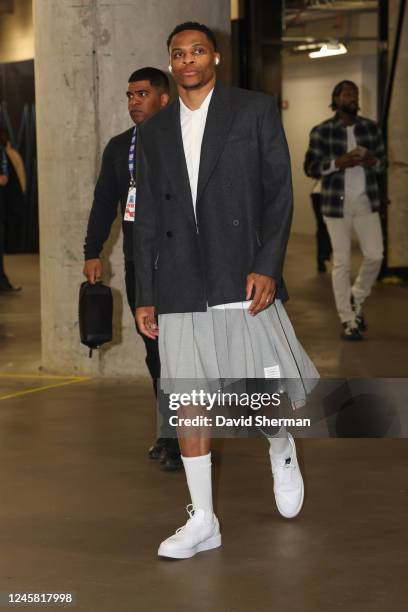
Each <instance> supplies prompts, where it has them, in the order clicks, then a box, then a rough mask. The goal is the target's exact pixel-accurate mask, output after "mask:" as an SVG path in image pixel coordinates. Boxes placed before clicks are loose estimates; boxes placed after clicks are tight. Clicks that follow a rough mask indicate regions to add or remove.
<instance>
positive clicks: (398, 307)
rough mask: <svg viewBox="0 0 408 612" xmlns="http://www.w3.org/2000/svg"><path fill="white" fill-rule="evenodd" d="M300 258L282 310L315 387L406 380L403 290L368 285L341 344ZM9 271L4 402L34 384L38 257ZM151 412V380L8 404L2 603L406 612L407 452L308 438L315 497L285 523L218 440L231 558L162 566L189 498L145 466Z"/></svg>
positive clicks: (254, 466)
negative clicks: (16, 595) (56, 600)
mask: <svg viewBox="0 0 408 612" xmlns="http://www.w3.org/2000/svg"><path fill="white" fill-rule="evenodd" d="M310 247H311V240H310V239H309V238H307V239H306V238H302V237H294V238H293V239H292V242H291V245H290V249H289V256H288V261H287V274H286V276H287V280H288V285H289V287H290V292H291V295H292V300H291V301H290V303H289V304H288V310H289V312H290V315H291V317H292V320H293V322H294V325H295V328H296V331H297V334H298V336H299V338H300V339H301V340H302V342H303V344H304V346H305V348H306V349H307V351H308V352H309V354H310V355H311V357H312V358H313V359H314V361H315V363H316V365H317V367H318V369H319V370H320V372H321V374H322V375H323V376H326V377H329V376H332V377H340V376H344V377H346V376H351V377H369V376H373V377H379V376H383V377H385V376H387V377H399V376H406V375H407V353H406V351H407V348H406V347H407V339H408V338H407V336H408V329H407V325H406V307H405V304H406V296H407V292H406V289H403V288H394V287H384V286H378V287H376V288H375V291H374V293H373V297H372V299H371V301H370V303H369V304H368V306H367V315H368V320H369V324H370V329H369V333H368V336H367V340H365V341H364V342H362V343H361V344H357V345H351V344H346V343H342V342H341V341H340V340H339V337H338V334H339V326H338V322H337V318H336V314H335V312H334V309H333V303H332V295H331V287H330V279H329V277H328V276H325V275H323V276H321V275H317V274H316V273H315V271H314V266H313V263H314V261H313V256H312V253H311V251H310ZM6 263H7V266H8V271H9V274H10V277H11V279H12V280H13V282H15V283H16V284H17V283H21V284H22V285H23V286H24V291H23V292H22V293H21V294H16V295H11V296H5V295H2V294H0V321H1V323H0V348H1V351H0V400H1V397H4V396H6V395H10V394H12V393H14V392H16V391H21V390H24V389H26V390H29V389H32V388H33V387H36V386H40V385H41V384H43V383H42V381H41V380H36V379H35V378H30V379H27V378H18V374H19V373H22V372H24V373H30V372H32V373H33V375H34V374H38V372H39V371H38V366H39V365H40V352H39V340H40V326H39V288H38V266H37V260H36V258H35V257H31V256H18V257H9V258H7V261H6ZM12 373H14V375H15V376H16V377H14V378H13V377H11V374H12ZM152 410H153V402H152V398H151V393H150V384H149V382H148V381H146V382H143V381H139V382H135V383H134V384H129V382H128V381H127V382H120V383H118V381H117V380H116V381H112V380H102V381H100V380H91V381H86V382H80V383H77V384H74V385H70V386H66V387H61V388H54V389H48V390H43V391H41V392H39V393H37V392H33V393H32V392H30V393H28V394H27V395H23V396H18V397H14V398H10V399H4V400H2V401H0V470H1V483H2V495H1V503H0V525H1V531H0V534H1V535H0V539H1V541H0V546H1V555H0V592H8V591H13V592H21V591H25V592H33V591H34V592H43V591H45V592H52V591H54V592H56V591H58V592H75V593H76V596H77V605H76V608H75V609H78V610H84V611H86V612H114V611H116V610H120V611H121V612H131V611H132V612H134V611H142V612H144V611H146V612H147V611H148V610H149V611H150V610H155V609H163V610H168V611H169V612H172V611H173V610H174V611H176V610H192V611H194V612H195V611H197V612H201V611H208V610H213V611H215V612H247V611H251V612H269V611H270V610H274V611H276V612H288V611H290V612H292V611H296V612H298V611H302V612H309V611H310V612H315V611H317V610H322V611H323V612H326V611H332V610H344V611H346V610H347V612H361V611H363V612H366V611H367V612H377V611H378V612H379V611H380V610H381V612H382V611H383V610H384V608H385V607H386V606H387V607H389V608H390V609H392V610H393V612H399V611H402V610H404V611H405V610H406V595H407V591H406V568H407V566H408V553H407V550H408V546H407V544H408V538H407V517H408V487H407V480H408V478H407V474H408V470H407V460H408V443H407V441H406V440H392V439H385V440H367V439H366V440H356V439H354V440H346V439H341V440H340V439H324V440H323V439H318V440H300V441H299V442H298V449H299V451H298V452H299V455H300V460H301V463H302V466H303V472H304V476H305V482H306V488H307V496H306V502H305V506H304V510H303V511H302V513H301V515H300V516H299V517H298V518H297V519H295V520H292V521H286V520H284V519H282V518H281V517H280V516H279V514H278V513H277V510H276V508H275V505H274V498H273V492H272V481H271V477H270V468H269V464H268V456H267V452H266V446H265V444H264V443H263V440H255V439H251V440H216V441H215V445H214V446H215V450H214V467H215V475H214V491H215V498H216V509H217V512H218V514H219V516H220V519H221V522H222V531H223V546H222V548H220V549H218V550H216V551H211V552H208V553H202V554H200V555H198V556H197V557H195V558H194V559H191V560H188V561H182V562H177V561H159V560H158V559H157V557H156V549H157V546H158V544H159V542H160V541H161V540H162V539H163V538H165V537H167V536H168V535H170V533H172V531H173V530H175V529H176V528H177V527H178V526H181V525H182V524H183V523H184V522H185V518H186V517H185V513H184V508H183V505H185V504H187V503H188V502H189V499H188V496H187V491H186V486H185V481H184V476H183V474H182V473H172V474H166V473H163V472H161V471H160V470H159V469H158V465H157V464H156V463H155V462H153V461H151V460H149V459H147V458H146V452H145V451H146V447H147V446H148V445H149V443H150V442H151V440H153V438H154V436H155V432H154V423H153V419H152ZM49 609H51V610H53V609H57V608H49Z"/></svg>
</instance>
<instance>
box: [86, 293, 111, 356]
mask: <svg viewBox="0 0 408 612" xmlns="http://www.w3.org/2000/svg"><path fill="white" fill-rule="evenodd" d="M112 314H113V298H112V290H111V288H110V287H107V286H106V285H104V284H103V283H96V284H95V285H91V284H90V283H88V282H87V281H85V282H84V283H82V284H81V287H80V289H79V333H80V335H81V342H82V344H85V346H87V347H89V357H92V350H93V349H95V348H99V347H100V346H102V344H105V342H111V340H112Z"/></svg>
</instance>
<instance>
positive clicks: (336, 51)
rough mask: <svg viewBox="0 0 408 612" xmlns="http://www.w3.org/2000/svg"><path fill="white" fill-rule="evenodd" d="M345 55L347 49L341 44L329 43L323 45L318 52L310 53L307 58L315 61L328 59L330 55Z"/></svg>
mask: <svg viewBox="0 0 408 612" xmlns="http://www.w3.org/2000/svg"><path fill="white" fill-rule="evenodd" d="M345 53H347V47H346V46H345V45H343V43H339V42H329V43H324V45H322V46H321V47H320V49H319V51H312V52H311V53H309V57H311V58H312V59H316V58H318V57H330V56H332V55H344V54H345Z"/></svg>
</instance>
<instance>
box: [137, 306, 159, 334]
mask: <svg viewBox="0 0 408 612" xmlns="http://www.w3.org/2000/svg"><path fill="white" fill-rule="evenodd" d="M135 319H136V324H137V327H138V329H139V331H140V332H141V333H142V334H144V335H145V336H147V337H148V338H151V339H152V340H156V338H157V336H158V335H159V328H158V325H157V323H156V317H155V314H154V306H140V307H139V308H136V312H135Z"/></svg>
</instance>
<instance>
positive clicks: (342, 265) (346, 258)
mask: <svg viewBox="0 0 408 612" xmlns="http://www.w3.org/2000/svg"><path fill="white" fill-rule="evenodd" d="M336 270H344V271H345V272H347V271H349V270H350V254H349V253H341V252H336V251H335V252H334V253H333V272H334V271H336Z"/></svg>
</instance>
